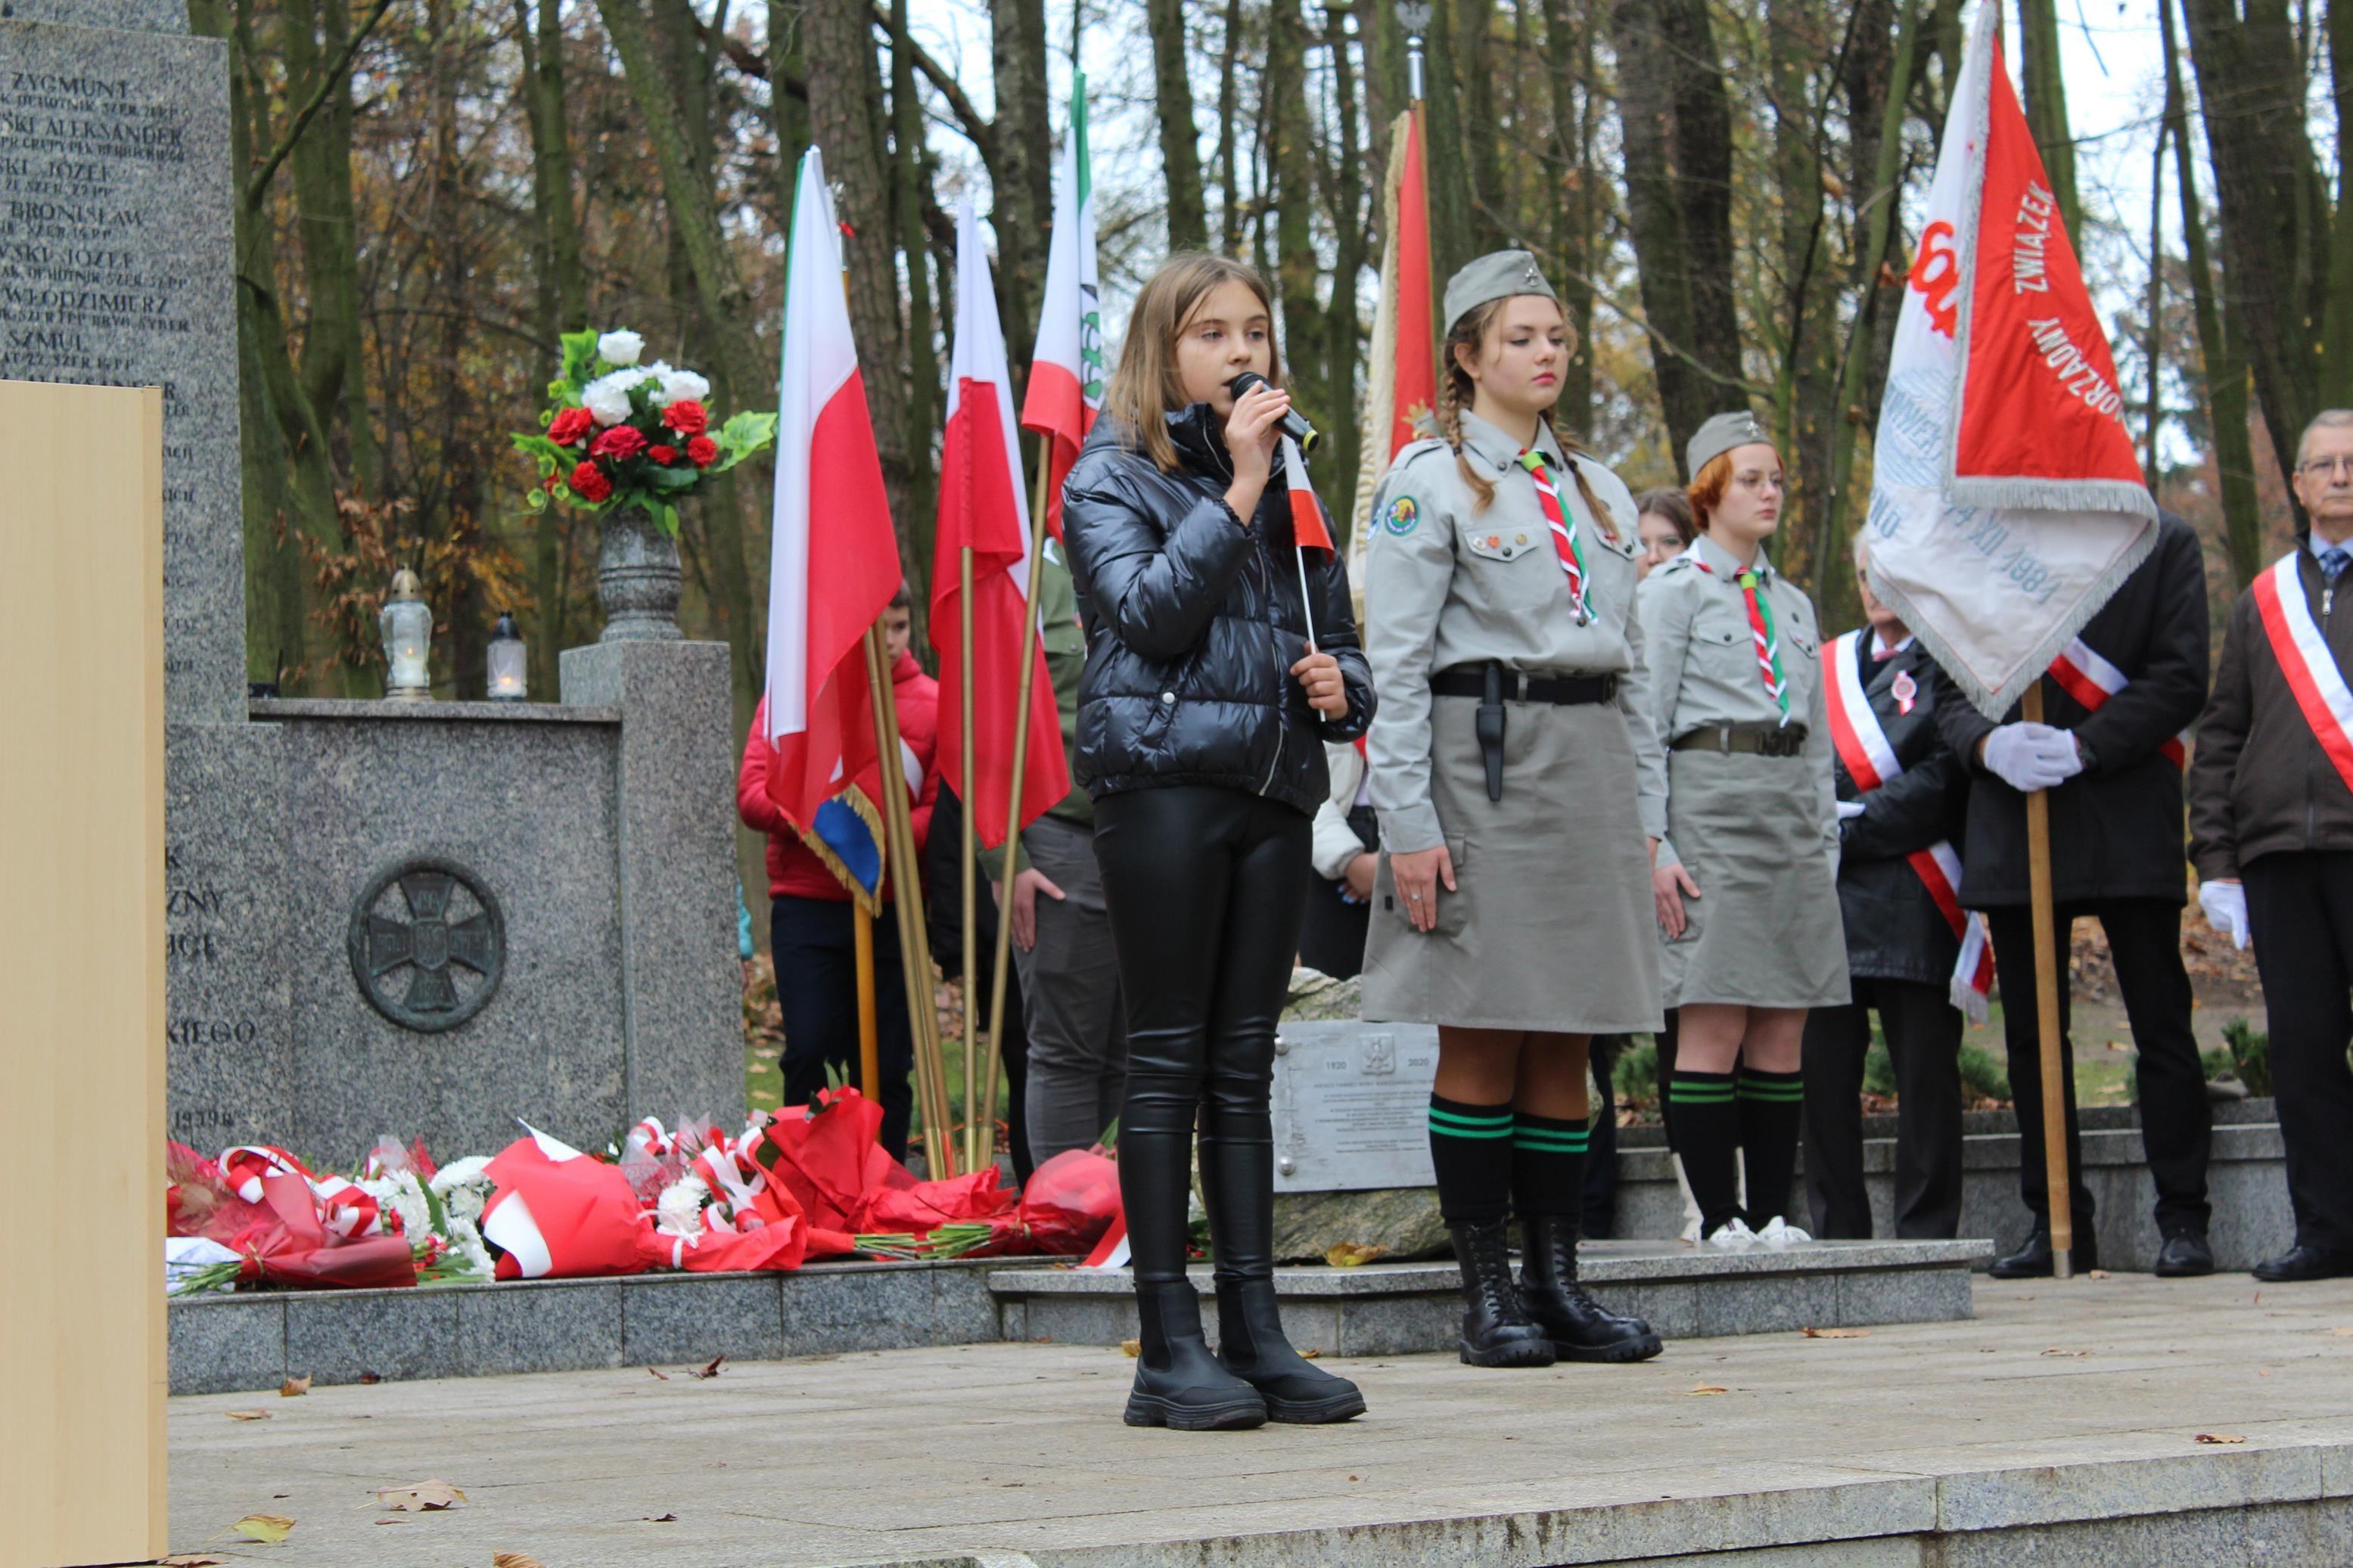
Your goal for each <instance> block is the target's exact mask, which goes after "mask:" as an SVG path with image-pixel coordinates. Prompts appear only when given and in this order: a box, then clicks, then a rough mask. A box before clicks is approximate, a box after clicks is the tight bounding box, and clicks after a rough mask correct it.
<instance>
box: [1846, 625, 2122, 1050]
mask: <svg viewBox="0 0 2353 1568" xmlns="http://www.w3.org/2000/svg"><path fill="white" fill-rule="evenodd" d="M1862 638H1863V634H1862V632H1860V631H1852V632H1849V633H1847V634H1846V636H1844V637H1833V638H1831V640H1830V641H1829V642H1828V643H1826V644H1824V645H1823V647H1822V664H1823V666H1824V671H1825V673H1826V674H1827V675H1828V676H1829V679H1826V680H1825V681H1823V682H1822V696H1823V707H1824V708H1826V709H1827V710H1829V714H1830V721H1831V744H1833V745H1835V746H1836V747H1837V748H1838V754H1839V761H1841V762H1842V763H1845V764H1846V771H1847V773H1848V774H1849V776H1851V777H1852V779H1853V780H1854V787H1855V788H1857V789H1859V790H1861V791H1862V792H1863V793H1864V794H1865V795H1868V794H1870V793H1871V792H1872V791H1873V790H1875V789H1877V788H1878V787H1879V786H1880V785H1882V784H1885V783H1886V782H1887V781H1888V780H1890V779H1892V778H1894V777H1895V776H1896V775H1897V774H1898V773H1902V772H1903V771H1904V764H1903V763H1900V762H1898V761H1896V758H1895V748H1894V746H1891V745H1890V744H1888V742H1887V731H1885V730H1883V729H1882V728H1881V727H1880V723H1879V715H1878V714H1876V713H1874V712H1873V711H1872V710H1871V700H1870V698H1869V697H1868V696H1867V695H1866V694H1865V693H1864V690H1863V684H1862ZM2104 700H2105V699H2104ZM1906 859H1908V860H1909V861H1910V862H1911V866H1912V869H1913V872H1914V873H1915V875H1917V876H1918V877H1919V879H1920V880H1921V882H1922V883H1923V884H1924V885H1926V888H1927V889H1928V896H1929V897H1930V898H1931V899H1933V900H1936V908H1937V910H1939V911H1940V912H1941V913H1942V914H1943V915H1944V917H1945V923H1946V924H1947V926H1950V927H1951V928H1952V931H1953V935H1954V936H1955V937H1957V938H1958V939H1959V941H1960V944H1961V951H1960V954H1959V956H1958V957H1957V958H1956V959H1955V960H1954V962H1953V975H1952V982H1951V984H1950V985H1949V987H1948V988H1947V995H1948V996H1949V998H1950V1000H1951V1002H1952V1004H1953V1005H1954V1006H1956V1007H1958V1008H1959V1009H1960V1010H1961V1011H1962V1012H1963V1013H1964V1014H1966V1015H1968V1018H1969V1021H1970V1022H1972V1023H1977V1024H1982V1023H1984V1022H1985V1020H1986V998H1987V997H1989V995H1991V994H1992V993H1993V944H1992V942H1991V941H1990V940H1989V938H1988V936H1987V933H1986V922H1985V917H1984V916H1983V915H1976V914H1971V913H1970V912H1969V911H1968V910H1964V909H1963V908H1961V858H1960V856H1959V855H1957V853H1955V852H1954V849H1953V846H1952V844H1951V842H1950V841H1949V840H1947V839H1938V840H1937V841H1936V843H1934V844H1931V845H1930V846H1928V847H1926V849H1920V850H1915V851H1914V852H1913V853H1912V854H1911V855H1909V856H1907V857H1906Z"/></svg>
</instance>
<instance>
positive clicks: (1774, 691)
mask: <svg viewBox="0 0 2353 1568" xmlns="http://www.w3.org/2000/svg"><path fill="white" fill-rule="evenodd" d="M1683 553H1684V554H1685V555H1687V556H1689V557H1690V558H1691V563H1692V564H1693V565H1694V566H1696V567H1698V568H1699V569H1700V570H1701V571H1703V572H1704V573H1706V574H1708V575H1709V576H1711V577H1713V576H1715V567H1713V566H1711V565H1709V564H1708V563H1707V558H1706V557H1705V556H1704V555H1702V554H1701V553H1700V552H1699V545H1698V543H1697V542H1694V543H1693V545H1692V547H1691V548H1690V549H1688V550H1686V551H1684V552H1683ZM1732 580H1733V581H1734V582H1736V583H1737V584H1740V596H1741V597H1742V599H1744V600H1745V601H1746V603H1747V605H1748V635H1749V638H1750V640H1751V641H1753V642H1754V643H1755V644H1756V646H1757V669H1758V670H1759V671H1760V672H1761V673H1762V674H1763V676H1764V678H1765V695H1766V696H1767V697H1770V698H1771V699H1772V700H1773V701H1774V703H1775V704H1776V705H1777V706H1778V707H1779V709H1780V710H1781V722H1782V723H1784V724H1787V723H1788V721H1789V683H1788V680H1787V679H1784V678H1783V676H1782V674H1781V637H1780V633H1779V632H1778V630H1777V629H1776V628H1775V626H1774V625H1773V606H1772V605H1771V604H1770V603H1768V602H1767V600H1766V598H1765V596H1764V595H1762V594H1759V593H1758V592H1757V568H1756V567H1754V566H1744V567H1742V568H1741V569H1740V570H1739V571H1738V572H1737V573H1736V574H1733V579H1732Z"/></svg>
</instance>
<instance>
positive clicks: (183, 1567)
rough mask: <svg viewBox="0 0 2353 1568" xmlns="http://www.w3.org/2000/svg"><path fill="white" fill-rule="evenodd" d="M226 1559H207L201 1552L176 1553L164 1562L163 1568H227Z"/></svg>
mask: <svg viewBox="0 0 2353 1568" xmlns="http://www.w3.org/2000/svg"><path fill="white" fill-rule="evenodd" d="M227 1563H228V1559H227V1558H226V1557H207V1556H206V1555H205V1554H204V1553H203V1552H174V1553H172V1555H171V1556H169V1557H166V1558H164V1560H163V1568H227Z"/></svg>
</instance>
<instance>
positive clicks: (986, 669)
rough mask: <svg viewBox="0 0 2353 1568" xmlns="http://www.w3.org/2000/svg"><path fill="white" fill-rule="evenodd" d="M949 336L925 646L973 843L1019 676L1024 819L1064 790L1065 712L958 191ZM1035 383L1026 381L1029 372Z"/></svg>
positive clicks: (992, 800)
mask: <svg viewBox="0 0 2353 1568" xmlns="http://www.w3.org/2000/svg"><path fill="white" fill-rule="evenodd" d="M955 332H956V337H955V349H954V351H953V352H952V353H951V354H950V356H949V375H948V422H947V439H946V442H945V444H944V446H943V447H942V448H941V454H940V512H939V533H938V537H937V541H936V543H935V544H934V556H933V561H932V646H933V647H936V648H938V649H939V652H940V730H939V737H940V739H939V751H938V753H937V756H938V761H937V762H936V763H934V766H935V767H937V768H938V769H939V770H940V773H941V776H942V778H943V780H944V783H945V784H947V787H948V788H950V789H952V790H954V791H955V792H956V795H958V796H959V797H960V798H963V799H966V800H969V801H971V802H972V805H973V809H974V812H975V814H976V815H975V816H974V823H975V826H976V831H977V832H978V834H979V837H980V840H981V843H982V845H983V846H984V847H987V848H990V849H994V848H997V847H999V846H1000V845H1002V844H1003V842H1004V840H1005V823H1006V821H1007V816H1008V811H1009V810H1010V808H1011V805H1012V802H1011V800H1010V798H1009V797H1008V794H1007V790H1008V786H1009V784H1010V782H1011V780H1012V777H1013V751H1014V746H1013V737H1014V721H1015V720H1016V718H1017V717H1018V713H1019V703H1020V700H1021V683H1022V682H1023V681H1024V680H1025V679H1026V680H1028V681H1029V683H1030V692H1031V696H1030V700H1029V746H1028V747H1027V748H1026V749H1025V750H1024V752H1023V753H1022V766H1021V773H1022V779H1021V823H1022V826H1028V825H1029V824H1030V823H1031V822H1034V821H1035V820H1037V818H1038V817H1039V816H1041V815H1043V814H1044V813H1045V811H1046V810H1047V808H1048V807H1050V806H1051V805H1054V804H1055V803H1056V802H1058V801H1060V799H1061V798H1062V797H1063V796H1064V795H1068V794H1070V793H1071V773H1070V764H1069V763H1068V761H1067V759H1065V757H1064V756H1063V754H1062V721H1061V716H1060V711H1059V710H1057V709H1056V708H1055V706H1054V686H1053V681H1052V679H1051V678H1050V677H1049V676H1048V675H1047V673H1046V650H1045V648H1044V647H1043V646H1042V645H1041V643H1040V641H1039V639H1038V638H1036V637H1030V638H1029V639H1027V640H1028V644H1029V668H1026V669H1025V668H1022V666H1021V651H1022V646H1023V641H1024V639H1023V637H1022V626H1023V623H1024V622H1025V621H1026V620H1028V619H1029V617H1030V616H1031V615H1032V614H1033V611H1032V609H1031V606H1030V604H1029V597H1028V595H1029V503H1028V501H1027V500H1025V499H1024V497H1023V496H1022V493H1021V450H1020V447H1019V445H1018V443H1019V440H1020V437H1019V435H1018V433H1017V431H1016V430H1015V427H1014V424H1013V376H1012V372H1011V369H1010V368H1009V367H1008V364H1007V363H1006V359H1005V332H1004V331H1003V329H1002V328H1000V327H999V326H998V325H997V291H996V290H995V289H993V288H991V287H990V285H989V280H988V253H987V251H986V250H984V249H982V248H981V243H980V218H979V216H977V215H976V213H975V212H974V211H973V208H972V205H971V204H970V203H969V202H967V203H965V205H964V206H963V207H962V208H960V209H959V210H958V212H957V214H956V314H955ZM1032 386H1033V387H1034V386H1035V382H1034V381H1033V382H1032ZM967 547H969V548H970V549H971V551H972V670H971V674H970V677H969V679H970V680H971V683H972V731H973V733H972V740H973V771H974V772H975V773H976V774H978V775H979V777H978V782H977V783H976V784H974V785H973V787H972V789H971V791H970V793H969V794H967V793H966V789H965V777H964V709H965V704H964V702H963V700H962V693H963V691H964V683H965V679H966V676H965V668H964V648H963V636H962V632H963V609H962V606H961V605H960V603H959V601H960V600H961V599H962V597H963V581H962V564H963V563H962V552H964V550H965V549H966V548H967ZM992 835H993V837H992Z"/></svg>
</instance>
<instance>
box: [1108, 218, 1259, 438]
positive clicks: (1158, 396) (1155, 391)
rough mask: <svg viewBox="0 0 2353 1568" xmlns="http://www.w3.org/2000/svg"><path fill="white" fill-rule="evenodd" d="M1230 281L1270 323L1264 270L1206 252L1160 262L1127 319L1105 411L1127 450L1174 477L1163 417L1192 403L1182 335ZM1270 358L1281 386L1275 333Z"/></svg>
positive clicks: (1174, 257)
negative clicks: (1180, 349)
mask: <svg viewBox="0 0 2353 1568" xmlns="http://www.w3.org/2000/svg"><path fill="white" fill-rule="evenodd" d="M1228 283H1239V284H1240V285H1241V286H1242V287H1244V288H1245V289H1249V290H1250V292H1251V293H1253V294H1255V295H1257V296H1258V300H1259V303H1260V304H1261V305H1262V306H1264V307H1265V308H1266V313H1267V316H1268V317H1269V319H1270V321H1271V318H1272V317H1273V315H1274V295H1273V294H1272V292H1271V291H1270V290H1269V289H1268V288H1267V286H1266V279H1263V278H1261V277H1260V276H1259V275H1258V269H1257V268H1254V267H1250V266H1249V265H1247V264H1245V263H1243V262H1240V261H1236V260H1234V259H1233V258H1231V257H1226V256H1211V255H1208V254H1207V253H1205V252H1202V251H1179V252H1178V253H1177V254H1176V255H1175V256H1172V257H1170V258H1168V259H1167V260H1166V261H1164V262H1162V263H1161V264H1160V270H1159V271H1157V272H1155V273H1154V274H1153V275H1152V277H1151V278H1150V279H1149V280H1147V281H1146V282H1145V285H1144V291H1143V292H1142V293H1140V294H1138V295H1137V296H1136V297H1135V309H1134V310H1133V311H1132V312H1130V314H1129V316H1128V318H1127V338H1126V341H1125V342H1123V343H1121V344H1120V348H1119V365H1118V368H1117V369H1115V370H1113V372H1112V374H1111V384H1110V385H1109V386H1108V387H1106V388H1105V389H1104V391H1103V413H1104V414H1106V415H1108V416H1111V417H1112V418H1113V419H1116V420H1117V421H1119V428H1120V433H1121V439H1122V440H1123V441H1124V442H1125V443H1126V446H1127V448H1128V450H1130V451H1135V450H1137V449H1139V448H1140V449H1141V450H1142V451H1143V452H1144V454H1145V456H1146V457H1148V458H1151V459H1152V460H1153V461H1154V462H1155V463H1156V464H1158V465H1159V466H1160V470H1161V472H1163V473H1174V472H1175V471H1176V468H1177V466H1178V458H1177V456H1176V443H1175V442H1174V441H1171V440H1170V439H1169V438H1168V427H1167V424H1166V419H1165V417H1164V416H1166V415H1167V414H1168V413H1170V412H1171V411H1172V410H1175V409H1178V408H1182V407H1184V406H1185V405H1186V404H1187V402H1188V401H1189V399H1187V397H1186V395H1185V384H1184V381H1183V379H1182V378H1181V377H1180V376H1178V374H1176V339H1177V336H1178V334H1179V333H1181V332H1183V331H1184V330H1185V323H1186V322H1187V321H1191V320H1192V319H1193V312H1194V311H1195V310H1198V309H1200V306H1201V301H1202V300H1206V299H1208V297H1209V295H1210V294H1211V293H1213V292H1215V291H1216V290H1217V289H1219V288H1221V287H1223V286H1224V285H1226V284H1228ZM1266 353H1267V369H1266V378H1267V380H1269V381H1271V382H1272V383H1274V384H1276V385H1278V386H1280V385H1282V353H1281V352H1280V351H1279V350H1277V349H1276V347H1275V346H1274V334H1273V333H1272V332H1271V331H1270V332H1269V333H1268V334H1267V342H1266Z"/></svg>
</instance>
